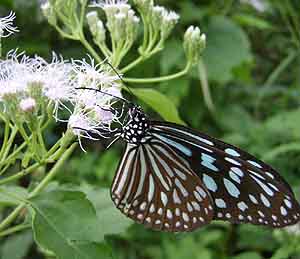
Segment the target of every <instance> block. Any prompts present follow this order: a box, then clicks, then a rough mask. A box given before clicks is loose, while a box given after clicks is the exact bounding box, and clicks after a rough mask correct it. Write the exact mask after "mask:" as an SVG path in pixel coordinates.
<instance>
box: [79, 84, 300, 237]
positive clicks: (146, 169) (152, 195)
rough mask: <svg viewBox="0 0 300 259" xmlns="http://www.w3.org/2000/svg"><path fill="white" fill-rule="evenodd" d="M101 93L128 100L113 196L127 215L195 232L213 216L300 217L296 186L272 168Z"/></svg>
mask: <svg viewBox="0 0 300 259" xmlns="http://www.w3.org/2000/svg"><path fill="white" fill-rule="evenodd" d="M77 89H86V90H92V91H95V90H96V89H94V88H77ZM96 91H97V92H100V93H102V94H106V95H110V96H111V97H114V98H116V99H119V100H120V101H122V102H123V108H124V106H125V105H127V106H128V112H127V113H126V118H125V120H124V123H123V124H122V127H121V128H119V129H117V130H115V131H112V132H110V133H112V136H109V137H113V138H114V140H113V141H112V143H114V142H115V141H117V140H119V139H123V141H124V142H126V148H125V151H124V153H123V156H122V158H121V160H120V162H119V165H118V168H117V171H116V174H115V176H114V179H113V183H112V186H111V198H112V200H113V202H114V204H115V206H116V207H117V208H118V209H119V210H120V211H121V212H122V213H123V214H125V215H126V216H127V217H129V218H131V219H132V220H134V221H135V222H137V223H140V224H143V225H145V226H146V227H148V228H151V229H153V230H159V231H166V232H190V231H193V230H195V229H197V228H199V227H201V226H204V225H207V224H209V223H210V222H211V221H212V220H224V221H228V222H230V223H234V224H239V223H251V224H254V225H265V226H268V227H272V228H282V227H285V226H288V225H293V224H295V223H297V222H298V221H299V220H300V205H299V203H298V202H297V200H296V198H295V195H294V193H293V191H292V189H291V187H290V186H289V184H288V183H287V182H286V181H285V180H284V179H283V178H282V177H281V176H280V174H279V173H278V172H277V171H275V170H274V169H273V168H272V167H271V166H269V165H267V164H265V163H264V162H262V161H260V160H259V159H257V158H255V157H254V156H252V155H251V154H249V153H247V152H245V151H243V150H241V149H239V148H238V147H235V146H233V145H230V144H227V143H225V142H222V141H221V140H218V139H215V138H213V137H210V136H208V135H206V134H204V133H201V132H199V131H197V130H194V129H191V128H189V127H186V126H181V125H178V124H175V123H171V122H162V121H154V120H151V119H149V118H148V117H147V116H146V114H145V113H144V111H143V110H142V108H141V107H140V106H137V105H135V104H133V103H131V102H129V101H127V100H126V99H123V98H121V97H116V96H113V95H111V94H109V93H106V92H103V91H101V90H98V89H97V90H96ZM123 112H124V111H122V114H123ZM110 133H109V135H110ZM107 137H108V136H107ZM112 143H111V144H112Z"/></svg>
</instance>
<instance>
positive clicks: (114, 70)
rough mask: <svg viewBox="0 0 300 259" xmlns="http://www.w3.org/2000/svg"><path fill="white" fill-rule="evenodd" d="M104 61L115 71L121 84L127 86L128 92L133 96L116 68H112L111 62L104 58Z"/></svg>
mask: <svg viewBox="0 0 300 259" xmlns="http://www.w3.org/2000/svg"><path fill="white" fill-rule="evenodd" d="M104 62H105V63H106V64H107V65H108V66H109V67H110V68H111V69H112V70H113V71H114V72H115V74H116V75H117V76H118V77H119V79H120V80H121V82H122V83H123V85H124V86H125V87H126V88H127V90H128V92H129V93H130V94H131V95H132V96H134V94H133V92H132V91H131V90H130V88H129V87H128V86H127V85H126V83H125V81H124V80H123V78H122V76H121V75H120V74H119V72H118V71H117V69H115V68H114V66H113V65H112V64H110V63H109V62H108V61H107V59H105V60H104Z"/></svg>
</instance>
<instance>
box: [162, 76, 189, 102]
mask: <svg viewBox="0 0 300 259" xmlns="http://www.w3.org/2000/svg"><path fill="white" fill-rule="evenodd" d="M189 86H190V85H189V80H188V79H187V78H179V79H177V80H173V81H170V82H165V83H162V84H161V85H160V87H159V89H160V90H161V91H162V92H163V93H164V94H165V95H167V96H168V98H170V99H171V100H172V101H173V102H174V104H175V105H176V106H177V107H178V106H179V105H180V103H181V101H182V99H183V98H184V97H186V96H187V95H188V93H189V88H190V87H189Z"/></svg>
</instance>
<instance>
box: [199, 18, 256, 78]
mask: <svg viewBox="0 0 300 259" xmlns="http://www.w3.org/2000/svg"><path fill="white" fill-rule="evenodd" d="M207 35H208V38H207V48H206V51H205V52H204V61H205V64H206V65H207V70H208V77H209V79H210V80H213V81H217V82H219V83H223V84H224V83H226V82H228V81H229V80H231V79H232V78H233V73H232V72H233V69H234V68H236V67H237V66H240V65H244V64H245V63H248V62H251V60H252V55H251V52H250V42H249V39H248V36H247V34H246V33H245V32H244V31H243V30H242V29H241V28H240V27H239V26H238V25H237V24H236V23H234V22H233V21H232V20H230V19H228V18H225V17H221V16H214V17H211V19H210V22H209V24H208V28H207Z"/></svg>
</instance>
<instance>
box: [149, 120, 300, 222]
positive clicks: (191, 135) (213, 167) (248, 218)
mask: <svg viewBox="0 0 300 259" xmlns="http://www.w3.org/2000/svg"><path fill="white" fill-rule="evenodd" d="M151 134H152V135H153V136H155V137H157V138H159V139H160V140H161V141H163V142H165V143H166V144H168V145H170V146H172V147H173V148H174V150H176V152H177V153H178V154H179V156H182V157H184V159H185V160H186V161H188V162H189V164H190V166H191V168H192V170H193V171H194V172H196V173H197V174H198V175H199V177H200V179H201V180H202V181H203V183H204V185H205V187H206V188H207V189H208V190H209V192H210V194H211V197H212V199H213V203H214V210H215V216H214V218H215V219H222V220H227V221H230V222H232V223H240V222H244V223H247V222H249V223H252V224H258V225H260V224H262V225H268V226H272V227H284V226H286V225H291V224H294V223H296V222H298V221H299V216H300V208H299V204H298V202H297V201H296V199H295V198H294V195H293V193H292V190H291V188H290V187H289V185H288V184H287V183H286V182H285V181H284V180H283V179H282V177H281V176H280V175H279V174H278V173H277V172H276V171H275V170H274V169H272V168H271V167H270V166H268V165H266V164H265V163H263V162H262V161H259V160H257V159H255V158H254V157H253V156H252V155H250V154H248V153H246V152H244V151H242V150H240V149H238V148H236V147H234V146H232V145H228V144H226V143H224V142H221V141H219V140H216V139H214V138H211V137H209V136H207V135H204V134H202V133H199V132H197V131H194V130H191V129H189V128H186V127H183V126H179V125H177V124H172V123H166V122H163V123H162V122H152V129H151Z"/></svg>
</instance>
